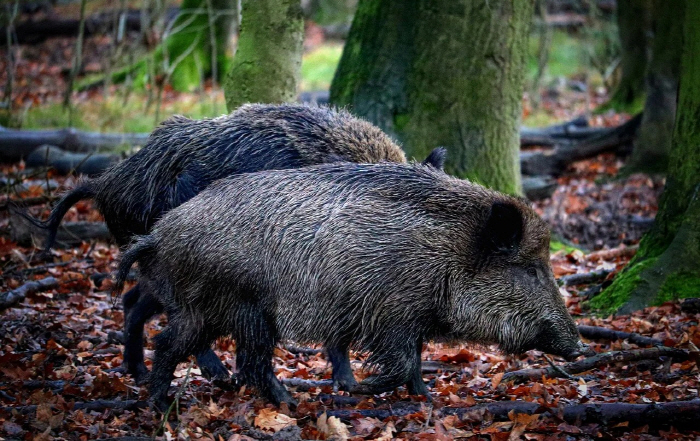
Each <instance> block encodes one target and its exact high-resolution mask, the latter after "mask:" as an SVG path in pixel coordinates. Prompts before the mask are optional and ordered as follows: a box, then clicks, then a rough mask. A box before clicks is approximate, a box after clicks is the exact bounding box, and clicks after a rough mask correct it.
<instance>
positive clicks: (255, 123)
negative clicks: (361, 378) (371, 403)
mask: <svg viewBox="0 0 700 441" xmlns="http://www.w3.org/2000/svg"><path fill="white" fill-rule="evenodd" d="M338 161H348V162H357V163H377V162H384V161H389V162H406V158H405V155H404V153H403V151H402V150H401V148H400V147H399V146H398V145H397V144H396V143H394V142H393V141H392V140H391V139H390V138H389V137H388V136H387V135H386V134H384V133H383V132H382V131H381V130H380V129H378V128H377V127H375V126H373V125H372V124H370V123H368V122H366V121H363V120H361V119H358V118H355V117H353V116H352V115H350V114H349V113H347V112H345V111H335V110H332V109H330V108H326V107H310V106H303V105H293V104H283V105H262V104H250V105H245V106H242V107H241V108H239V109H238V110H236V111H235V112H233V113H232V114H230V115H227V116H222V117H219V118H214V119H204V120H191V119H188V118H184V117H181V116H176V117H173V118H170V119H168V120H167V121H165V122H164V123H162V124H161V125H160V126H159V127H158V128H156V130H154V132H153V133H152V134H151V136H150V138H149V140H148V143H147V145H146V146H145V147H144V148H143V149H142V150H140V151H139V152H137V153H136V154H135V155H133V156H132V157H130V158H128V159H127V160H125V161H123V162H121V163H119V164H116V165H115V166H114V167H112V168H110V169H109V170H107V171H106V172H105V173H104V174H103V175H101V176H99V177H97V178H95V179H90V180H85V181H83V183H82V184H81V185H80V186H79V187H77V188H76V189H74V190H72V191H70V192H69V193H67V194H66V196H64V198H63V199H62V200H61V201H60V202H59V203H58V204H57V205H56V206H55V207H54V209H53V211H52V212H51V215H50V218H49V220H47V221H46V222H44V223H41V222H38V221H37V222H35V223H37V224H38V225H40V226H42V227H45V228H47V229H48V231H49V238H48V241H47V245H46V247H47V249H48V248H50V247H51V246H52V244H53V242H54V239H55V235H56V231H57V229H58V225H59V223H60V222H61V219H62V218H63V216H64V215H65V213H66V212H67V210H68V209H69V208H70V206H72V205H73V204H75V203H76V202H78V201H79V200H81V199H86V198H94V200H95V202H96V204H97V207H98V209H99V210H100V212H101V213H102V214H103V215H104V218H105V221H106V223H107V226H108V227H109V230H110V232H111V233H112V235H113V236H114V238H115V239H116V241H117V243H118V244H119V245H120V246H125V245H127V244H128V243H129V242H131V240H132V238H133V237H134V235H142V234H146V233H148V232H149V231H150V229H151V227H152V226H153V224H154V223H155V221H156V220H158V219H159V218H160V217H161V216H162V215H163V214H164V213H166V212H167V211H168V210H170V209H172V208H174V207H177V206H178V205H180V204H182V203H183V202H185V201H188V200H189V199H191V198H192V197H194V196H195V195H196V194H198V193H199V192H201V191H202V190H203V189H204V188H206V187H207V186H208V185H209V184H211V183H212V182H214V181H215V180H217V179H220V178H223V177H227V176H231V175H235V174H239V173H247V172H253V171H259V170H269V169H288V168H298V167H303V166H307V165H312V164H323V163H329V162H338ZM123 302H124V315H125V330H124V336H125V345H124V365H125V366H126V368H127V370H128V371H129V373H131V374H132V375H133V376H134V377H135V378H136V379H137V381H138V380H139V379H141V378H143V376H144V375H145V374H146V373H147V370H146V367H145V364H144V361H143V343H142V342H143V325H144V324H145V322H146V321H147V320H148V319H149V318H150V317H151V316H153V315H154V314H157V313H159V312H161V311H162V306H161V305H160V304H159V303H158V302H157V301H155V300H154V299H153V298H152V297H151V296H150V295H149V293H148V290H145V289H142V288H141V287H140V286H139V285H137V286H136V287H134V289H132V290H131V291H129V292H128V293H126V294H125V295H124V299H123ZM340 362H343V363H345V364H346V366H345V367H346V368H348V367H349V361H348V360H347V357H346V359H345V360H340ZM198 363H199V364H200V367H201V368H202V369H203V371H204V372H205V373H209V374H210V375H211V376H212V377H214V378H218V379H223V378H228V377H229V374H228V371H227V370H226V369H225V368H224V366H223V365H222V364H221V362H220V361H219V359H218V358H217V357H216V355H215V354H214V353H213V352H212V351H211V350H209V351H205V352H204V353H202V354H199V356H198ZM346 370H347V369H346ZM346 380H347V382H350V383H353V382H354V380H353V379H352V376H351V375H350V377H348V378H346ZM338 381H339V383H340V384H341V386H342V385H343V384H344V383H346V381H343V380H342V379H338Z"/></svg>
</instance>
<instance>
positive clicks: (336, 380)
mask: <svg viewBox="0 0 700 441" xmlns="http://www.w3.org/2000/svg"><path fill="white" fill-rule="evenodd" d="M348 347H349V344H347V343H341V344H337V345H334V344H328V345H326V354H327V355H328V361H330V362H331V365H332V366H333V389H334V390H338V389H339V390H346V391H350V390H352V389H353V388H355V387H357V380H355V376H354V375H353V374H352V367H351V366H350V355H349V354H348Z"/></svg>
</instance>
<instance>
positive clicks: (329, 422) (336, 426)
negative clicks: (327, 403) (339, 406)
mask: <svg viewBox="0 0 700 441" xmlns="http://www.w3.org/2000/svg"><path fill="white" fill-rule="evenodd" d="M316 428H317V429H318V431H319V432H321V433H322V434H324V435H325V436H326V439H329V440H338V441H340V440H347V439H348V438H350V432H349V431H348V428H347V426H346V425H345V424H343V422H342V421H340V418H338V417H334V416H332V417H330V418H328V416H327V415H326V413H325V412H324V413H323V415H321V416H320V417H319V418H318V420H317V421H316Z"/></svg>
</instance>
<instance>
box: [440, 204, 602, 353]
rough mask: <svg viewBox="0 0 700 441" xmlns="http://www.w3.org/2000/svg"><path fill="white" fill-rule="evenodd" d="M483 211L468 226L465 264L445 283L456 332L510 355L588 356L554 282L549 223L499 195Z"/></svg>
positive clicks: (526, 207)
mask: <svg viewBox="0 0 700 441" xmlns="http://www.w3.org/2000/svg"><path fill="white" fill-rule="evenodd" d="M482 211H483V214H482V216H481V217H480V218H479V220H478V221H477V222H476V225H472V226H471V228H467V230H472V231H473V232H474V234H473V235H472V239H471V240H469V241H465V242H463V243H469V245H468V246H467V249H466V250H463V252H464V254H463V255H466V260H465V261H464V262H465V263H466V264H464V265H460V266H461V269H460V270H457V271H456V272H455V273H453V274H450V275H449V276H448V279H447V283H448V284H449V291H450V292H451V301H452V305H451V309H452V311H451V314H452V318H451V320H450V321H451V323H452V326H454V327H455V331H456V333H457V334H458V335H459V336H460V337H461V338H464V339H466V340H469V341H476V342H479V343H484V344H491V343H496V344H498V345H499V347H500V348H501V349H502V350H503V351H504V352H506V353H513V354H516V353H522V352H524V351H527V350H530V349H538V350H541V351H543V352H547V353H550V354H554V355H559V356H562V357H565V358H568V359H572V358H575V357H577V356H579V355H583V354H587V353H589V350H588V347H587V346H586V345H584V344H583V343H582V342H581V341H580V338H579V334H578V330H577V328H576V323H574V320H573V318H572V317H571V315H570V314H569V312H568V311H567V309H566V305H565V304H564V300H563V299H562V297H561V294H560V293H559V289H558V287H557V284H556V282H555V280H554V274H553V273H552V268H551V265H550V262H549V229H548V228H547V225H546V224H545V223H544V222H543V221H542V219H540V218H539V216H538V215H537V214H536V213H535V212H534V210H532V209H531V208H530V207H529V206H528V205H527V204H525V203H524V202H522V201H520V200H518V199H515V198H509V197H505V196H504V197H503V198H502V199H499V198H496V199H494V201H493V202H492V203H491V204H490V206H486V208H485V209H484V210H482Z"/></svg>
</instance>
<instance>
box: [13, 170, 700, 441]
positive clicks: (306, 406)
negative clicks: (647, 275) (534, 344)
mask: <svg viewBox="0 0 700 441" xmlns="http://www.w3.org/2000/svg"><path fill="white" fill-rule="evenodd" d="M618 168H619V162H618V161H617V159H615V158H614V157H610V156H601V157H599V158H596V159H594V160H591V161H587V162H586V163H580V164H579V165H577V166H576V167H575V168H573V169H572V170H570V171H569V173H567V174H566V175H565V176H564V177H562V178H560V181H559V188H558V189H557V192H556V193H555V195H554V196H553V198H551V199H549V200H546V201H544V202H541V203H539V204H538V206H537V209H538V210H539V211H540V213H542V214H543V215H544V216H545V217H546V218H548V219H550V221H552V223H553V224H555V225H557V226H558V227H556V228H562V230H560V234H562V235H564V236H567V234H568V235H569V236H568V237H569V238H570V240H572V241H573V240H574V239H575V238H576V237H578V238H579V239H581V238H583V237H586V238H588V239H586V240H587V242H585V244H587V245H590V246H591V248H593V247H605V249H604V250H602V251H597V252H591V253H586V252H583V251H581V250H578V249H568V251H567V250H561V251H558V252H555V253H553V255H552V264H553V267H554V270H555V273H556V275H557V276H558V277H562V280H568V281H569V282H570V283H569V282H567V286H563V287H562V288H561V289H562V294H563V295H564V296H565V297H566V299H567V304H568V306H569V309H570V311H571V313H572V314H573V315H574V316H575V317H576V318H577V322H578V323H579V324H580V325H588V326H601V327H605V328H608V329H613V330H618V331H625V332H633V333H638V334H641V335H644V336H647V337H650V338H654V339H656V340H658V341H660V342H661V343H662V344H663V345H665V346H668V347H669V348H676V349H669V350H671V351H674V350H676V351H678V352H671V353H664V354H665V355H663V356H643V357H642V358H639V359H636V360H634V361H630V360H629V359H617V360H615V359H613V360H612V361H611V360H608V362H606V363H600V364H599V365H596V366H595V367H593V368H590V369H586V370H585V371H583V372H581V371H576V372H575V374H574V375H569V374H567V375H564V374H562V373H561V372H559V371H558V370H552V368H548V363H547V361H546V360H545V359H544V358H543V356H542V354H540V353H537V352H530V353H527V354H525V355H523V356H520V357H506V356H503V355H500V354H499V353H498V352H497V351H496V350H495V349H494V348H476V347H453V346H446V345H443V344H428V345H426V346H425V347H424V350H423V354H422V358H423V361H424V362H423V370H424V375H423V378H424V380H425V381H426V382H428V386H429V389H430V391H431V395H432V398H433V400H432V402H429V401H426V400H425V399H424V398H422V397H411V396H408V395H407V393H406V391H405V390H404V389H403V388H400V389H398V390H396V391H394V392H393V393H387V394H384V395H381V396H350V395H348V394H346V393H342V392H341V393H335V394H334V393H333V390H332V387H331V385H330V381H329V379H330V375H331V366H330V364H329V363H328V362H327V360H326V358H325V355H324V353H323V352H322V349H321V348H315V349H314V348H296V347H291V346H287V347H284V348H278V349H277V350H276V351H275V358H274V361H275V365H276V372H277V375H278V376H279V377H280V378H281V379H283V380H284V381H285V383H286V384H287V386H288V387H289V388H290V389H291V390H292V391H294V396H295V398H296V399H297V400H298V401H299V406H298V407H297V408H296V409H293V410H290V409H289V408H287V407H286V406H284V405H283V406H282V407H281V408H275V407H274V406H272V405H270V404H269V403H266V402H265V401H264V400H262V399H260V398H257V396H256V394H255V392H254V391H252V390H249V389H244V390H230V388H229V387H227V386H226V385H221V384H212V383H210V382H209V381H208V380H207V379H206V378H204V377H203V376H202V375H201V372H200V371H199V369H198V368H197V366H196V365H195V364H194V363H193V362H189V363H184V364H182V365H181V366H180V368H179V369H178V371H177V373H176V375H177V378H176V380H175V382H174V388H173V391H177V394H178V402H177V406H176V407H175V408H174V409H173V410H172V411H171V413H170V415H169V420H166V419H164V418H162V416H161V415H160V414H158V413H156V412H154V411H153V410H152V409H151V408H149V407H148V404H147V399H148V394H147V392H146V390H145V388H143V387H139V386H138V385H136V384H135V383H134V382H133V380H132V379H131V378H130V377H129V376H128V375H125V374H124V373H123V372H122V371H121V369H120V366H121V362H122V359H121V345H120V341H121V326H122V323H123V313H122V310H121V306H120V305H119V301H118V299H114V298H111V296H110V294H109V288H110V281H109V273H110V272H111V271H112V270H113V269H114V262H115V258H116V257H117V255H118V250H117V249H116V247H115V246H113V245H112V246H110V245H109V244H104V243H84V244H83V245H81V246H80V247H76V248H71V249H65V250H56V251H53V252H52V254H51V255H50V256H49V257H43V256H41V255H40V254H39V253H38V251H39V250H38V249H36V248H33V247H21V246H18V245H17V244H15V243H13V242H11V241H10V240H9V238H8V237H5V236H3V237H0V268H2V285H1V287H0V290H1V291H2V292H8V291H11V290H13V289H16V288H18V287H21V286H23V285H26V284H27V283H28V282H30V281H34V280H45V279H47V278H50V277H52V278H53V279H55V281H54V282H52V283H51V284H49V285H47V286H49V287H50V288H41V289H39V290H37V291H35V292H33V293H32V292H29V293H28V294H27V295H26V297H25V298H24V299H21V301H19V302H18V303H16V304H14V305H12V306H10V307H8V308H6V309H4V310H3V311H2V312H0V314H2V315H1V320H0V371H1V372H2V376H1V377H0V378H2V379H1V380H0V437H3V438H6V439H54V438H65V439H83V440H87V439H104V438H113V437H151V436H154V435H162V436H165V437H166V438H168V439H172V438H175V437H178V438H193V439H200V438H201V439H214V440H217V441H218V440H235V439H299V438H303V439H385V440H388V439H394V438H401V439H455V438H464V439H484V438H485V437H488V438H491V439H519V438H525V439H537V440H544V439H578V438H583V439H586V438H592V437H606V438H609V437H622V438H623V439H652V438H657V437H658V438H665V439H695V437H697V436H699V435H700V431H698V432H693V431H692V430H693V429H695V430H700V429H699V428H697V426H694V427H693V426H692V424H690V426H691V427H689V424H688V423H687V422H684V420H683V419H682V418H681V419H680V420H678V421H676V423H677V424H676V425H678V427H675V426H674V425H673V424H668V423H667V422H668V421H670V420H669V419H665V418H661V419H660V418H658V416H657V417H654V415H653V413H652V414H644V416H643V417H642V418H641V419H640V417H639V416H638V415H637V416H635V415H634V412H632V413H629V412H630V409H632V410H634V409H635V408H634V407H632V408H625V409H623V410H624V411H625V412H626V413H624V412H623V413H622V414H619V413H618V414H607V412H609V411H611V409H612V408H609V407H591V406H594V405H598V404H600V405H601V406H610V405H613V406H614V405H615V404H611V403H618V404H621V405H627V404H635V405H649V404H650V403H661V404H663V403H672V402H675V403H680V404H682V405H685V404H688V405H690V406H693V405H700V404H698V403H697V402H696V401H692V400H693V399H696V398H697V396H698V387H699V382H700V373H699V371H698V368H697V366H696V360H697V352H695V351H696V350H695V349H693V348H695V347H697V346H700V330H699V329H698V319H700V317H699V316H698V315H697V314H688V313H684V312H681V311H680V309H679V306H678V305H677V304H665V305H662V306H659V307H654V308H648V309H646V310H644V311H640V312H638V313H635V314H634V315H633V316H621V317H608V318H594V317H592V316H588V315H587V313H586V310H585V304H584V300H585V296H586V295H587V294H586V293H587V292H588V290H589V289H590V286H589V285H591V284H592V285H593V286H598V285H600V284H604V283H606V281H607V280H609V279H610V278H611V277H613V275H614V273H615V272H616V271H619V270H620V269H621V268H622V267H623V266H624V265H625V263H626V262H627V261H628V260H629V258H630V257H631V256H632V255H633V253H634V246H633V245H632V246H630V245H629V244H634V242H636V240H638V237H639V236H638V235H631V233H630V231H631V230H629V229H627V228H625V227H624V226H620V225H617V226H615V228H616V229H614V230H613V229H608V230H605V229H602V228H593V229H591V230H590V231H588V232H587V233H585V234H583V233H580V231H581V230H580V228H581V227H580V226H572V225H576V223H575V222H580V223H579V225H584V227H583V228H591V227H585V226H586V225H605V224H607V223H609V222H612V221H608V220H606V219H608V218H605V219H603V218H601V216H605V215H609V214H610V213H615V216H618V219H623V218H631V217H632V216H643V217H653V215H654V211H655V207H656V195H657V194H658V190H659V188H660V183H659V182H656V181H653V180H652V181H650V180H648V179H647V178H642V177H639V176H633V177H630V178H628V179H627V180H623V181H610V180H609V178H610V177H611V176H612V175H613V174H615V173H616V172H617V171H618ZM1 172H2V174H3V176H5V177H6V182H16V183H22V184H24V185H21V186H15V187H14V188H15V190H16V191H14V192H11V193H8V194H9V196H5V197H4V199H7V198H10V199H13V200H14V199H26V198H29V197H33V198H36V197H37V196H41V195H42V194H44V188H45V187H46V185H45V182H46V181H44V180H41V179H38V178H36V177H33V178H32V179H35V180H31V179H25V180H24V181H22V179H21V178H15V179H14V181H13V179H9V178H7V177H12V176H15V177H18V176H22V175H23V174H24V175H26V174H27V172H26V171H24V170H22V167H21V166H20V167H17V166H13V167H5V168H3V169H2V170H1ZM51 178H52V180H54V181H55V182H57V183H58V184H59V185H64V186H65V187H67V188H69V187H71V186H72V185H74V180H73V178H67V179H65V178H60V177H51ZM620 189H627V190H626V191H625V193H624V194H622V196H620V193H619V190H620ZM55 191H56V190H54V192H55ZM59 191H60V189H59ZM52 194H53V193H52ZM3 202H4V200H0V204H2V203H3ZM596 203H597V204H599V205H597V206H595V207H594V208H593V209H591V208H590V206H591V205H592V204H596ZM612 210H614V211H612ZM30 211H31V213H33V214H35V215H37V216H40V217H44V216H46V213H47V212H48V205H38V206H35V207H33V208H31V209H30ZM551 213H566V216H568V217H567V218H564V219H560V218H556V217H552V215H551ZM601 213H602V214H601ZM0 216H1V218H0V226H1V227H2V228H3V230H6V229H7V228H5V227H11V225H10V223H11V220H10V219H11V218H10V216H9V214H8V212H7V210H4V211H3V212H2V213H0ZM98 219H99V214H98V213H97V212H96V210H94V209H93V208H92V207H91V205H90V203H89V202H84V203H80V204H78V205H76V206H75V207H73V208H72V209H71V212H69V214H68V215H67V218H66V220H67V221H68V220H90V221H95V220H98ZM577 219H578V221H577ZM556 228H555V230H556ZM608 228H612V227H608ZM569 229H570V230H569ZM586 234H588V236H586ZM580 243H584V242H583V241H580ZM611 244H614V245H615V247H614V248H610V247H609V245H611ZM625 244H628V245H625ZM601 271H602V273H601ZM577 273H596V274H598V273H600V274H601V275H600V276H599V277H595V278H593V279H591V280H586V281H584V282H585V283H583V284H577V282H576V281H575V280H574V279H567V277H571V275H572V274H577ZM163 324H164V318H161V319H160V320H156V321H154V322H153V323H152V324H150V325H149V327H148V329H147V333H146V335H147V337H148V338H149V342H150V340H151V338H152V337H153V336H154V335H155V334H157V333H158V332H159V331H160V329H161V328H162V326H163ZM590 343H591V345H592V346H593V348H594V349H595V350H596V352H598V353H599V354H602V353H605V352H607V351H623V352H625V353H635V352H634V351H635V350H636V349H637V348H638V347H637V346H636V345H634V344H632V343H630V342H629V341H626V340H614V339H613V340H609V339H605V340H596V341H592V342H590ZM149 345H150V343H149ZM640 348H642V349H640V350H641V351H653V350H656V349H654V348H649V347H646V345H643V346H641V347H640ZM151 349H152V347H151V346H148V349H147V357H148V356H150V355H152V353H151ZM216 349H217V352H218V354H219V355H220V357H221V359H222V360H223V361H224V363H225V364H226V365H227V366H228V367H229V368H230V369H231V370H232V371H234V370H235V363H234V357H233V353H234V352H235V342H234V341H231V340H228V339H223V340H220V341H219V342H217V347H216ZM657 349H658V348H657ZM688 350H689V351H688ZM680 353H682V354H685V355H681V356H679V354H680ZM352 357H353V365H354V367H355V368H356V370H355V373H356V375H357V377H358V378H360V379H361V378H362V377H363V376H364V375H365V372H363V371H362V361H363V358H364V354H352ZM148 363H150V361H149V362H148ZM554 363H556V364H557V365H560V366H564V367H568V368H571V366H572V365H567V364H562V363H563V361H562V360H555V361H554ZM522 369H544V370H547V369H549V371H548V373H547V374H546V375H542V372H545V371H535V374H534V376H533V375H531V374H528V375H529V376H528V375H526V376H525V377H526V378H524V379H523V378H514V376H513V374H512V373H513V372H515V371H519V370H522ZM570 370H571V369H570ZM528 372H531V371H528ZM576 406H579V407H576ZM580 406H583V407H580ZM647 408H649V406H647V407H645V409H647ZM577 409H578V411H579V414H576V411H577ZM596 409H597V411H596ZM691 410H692V409H691ZM684 411H685V412H687V409H686V410H684V409H675V408H674V409H671V410H670V412H671V413H674V414H675V415H676V417H677V416H678V415H684V413H683V412H684ZM611 415H612V416H611ZM131 439H133V438H131Z"/></svg>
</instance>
